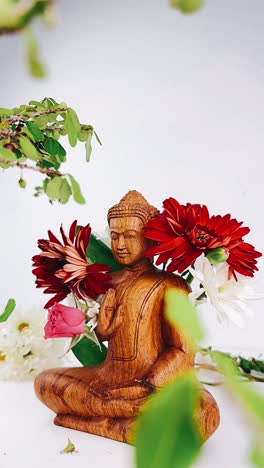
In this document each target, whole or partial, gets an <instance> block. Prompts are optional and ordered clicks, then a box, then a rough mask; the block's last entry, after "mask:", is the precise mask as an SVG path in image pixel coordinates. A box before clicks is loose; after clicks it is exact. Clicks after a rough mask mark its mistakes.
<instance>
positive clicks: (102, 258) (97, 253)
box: [86, 234, 124, 272]
mask: <svg viewBox="0 0 264 468" xmlns="http://www.w3.org/2000/svg"><path fill="white" fill-rule="evenodd" d="M86 255H87V257H88V258H90V259H91V260H92V262H93V263H103V264H104V265H108V266H109V267H110V268H111V271H112V272H114V271H118V270H122V269H123V268H124V267H123V266H122V265H120V264H119V263H118V262H117V261H116V259H115V258H114V256H113V253H112V250H111V249H109V247H107V245H105V244H104V243H103V242H102V241H100V240H98V239H96V237H95V236H94V234H92V235H91V237H90V240H89V244H88V248H87V251H86Z"/></svg>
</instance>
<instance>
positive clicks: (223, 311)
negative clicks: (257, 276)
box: [189, 255, 264, 327]
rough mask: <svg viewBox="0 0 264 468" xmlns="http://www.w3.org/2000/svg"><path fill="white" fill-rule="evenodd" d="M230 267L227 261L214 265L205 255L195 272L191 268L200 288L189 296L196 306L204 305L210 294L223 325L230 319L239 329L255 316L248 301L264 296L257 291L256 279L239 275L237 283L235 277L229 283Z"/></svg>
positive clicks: (197, 261) (198, 261)
mask: <svg viewBox="0 0 264 468" xmlns="http://www.w3.org/2000/svg"><path fill="white" fill-rule="evenodd" d="M228 268H229V266H228V264H227V263H226V262H223V263H219V264H218V265H211V264H210V262H209V260H208V259H207V258H206V257H205V256H204V255H201V256H200V257H199V258H197V260H196V261H195V263H194V269H191V273H192V275H193V276H194V278H195V279H196V280H197V282H198V284H199V285H200V286H198V288H197V289H195V290H194V291H193V292H192V293H190V295H189V297H190V299H191V301H192V302H193V303H196V304H200V303H201V302H203V299H204V297H203V296H204V294H206V297H207V300H208V302H209V303H210V304H211V305H212V306H213V307H214V309H215V310H216V312H217V319H218V320H219V321H220V322H223V320H226V319H229V320H231V321H232V322H234V323H235V324H236V325H238V326H239V327H243V326H244V323H245V322H244V316H251V315H252V310H251V308H250V307H249V306H248V302H249V301H252V300H256V299H261V298H262V299H263V298H264V296H263V295H261V294H256V293H255V292H254V289H253V284H254V280H253V279H252V278H247V277H245V276H242V275H239V274H237V281H236V280H235V279H234V278H233V277H232V278H231V279H230V280H228ZM252 283H253V284H252ZM199 298H201V300H200V299H199Z"/></svg>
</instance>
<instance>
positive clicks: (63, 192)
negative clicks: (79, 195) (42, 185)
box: [59, 178, 72, 204]
mask: <svg viewBox="0 0 264 468" xmlns="http://www.w3.org/2000/svg"><path fill="white" fill-rule="evenodd" d="M71 194H72V191H71V187H70V186H69V184H68V182H67V180H66V179H63V178H62V184H61V187H60V197H59V201H60V203H63V204H65V203H67V201H68V200H69V198H70V196H71Z"/></svg>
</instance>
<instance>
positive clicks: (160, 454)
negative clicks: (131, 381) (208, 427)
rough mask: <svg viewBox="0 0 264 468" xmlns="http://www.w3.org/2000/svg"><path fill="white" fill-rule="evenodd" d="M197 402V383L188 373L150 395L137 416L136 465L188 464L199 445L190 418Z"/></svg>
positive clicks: (168, 467)
mask: <svg viewBox="0 0 264 468" xmlns="http://www.w3.org/2000/svg"><path fill="white" fill-rule="evenodd" d="M198 401H199V387H198V382H197V380H196V378H195V376H194V375H193V374H192V373H188V374H183V375H182V376H180V377H178V378H177V379H176V380H175V381H173V382H172V383H171V384H169V385H168V386H167V387H165V388H163V389H161V390H159V391H158V392H157V393H156V394H154V395H153V396H151V397H150V399H149V401H148V403H147V404H146V405H145V407H143V411H142V412H141V414H140V416H139V418H138V427H137V430H136V461H137V468H161V467H162V468H188V467H189V466H191V464H192V463H193V462H194V461H195V459H196V458H197V456H198V454H199V451H200V449H201V445H202V440H201V436H200V434H199V432H198V428H197V427H196V424H195V422H194V419H193V414H194V411H195V408H196V405H197V403H198Z"/></svg>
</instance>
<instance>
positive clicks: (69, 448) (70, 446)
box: [60, 439, 76, 453]
mask: <svg viewBox="0 0 264 468" xmlns="http://www.w3.org/2000/svg"><path fill="white" fill-rule="evenodd" d="M75 451H76V450H75V445H74V444H73V443H72V442H71V441H70V439H68V444H67V446H66V447H65V449H63V450H61V452H60V453H73V452H75Z"/></svg>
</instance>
